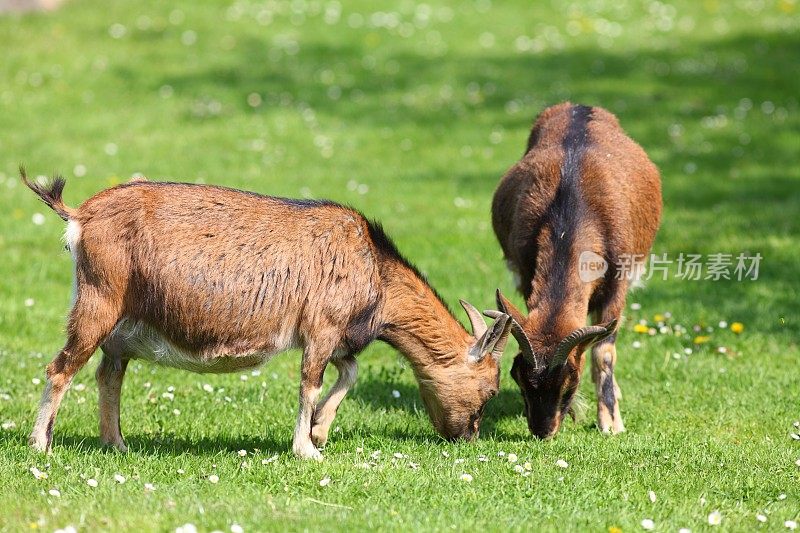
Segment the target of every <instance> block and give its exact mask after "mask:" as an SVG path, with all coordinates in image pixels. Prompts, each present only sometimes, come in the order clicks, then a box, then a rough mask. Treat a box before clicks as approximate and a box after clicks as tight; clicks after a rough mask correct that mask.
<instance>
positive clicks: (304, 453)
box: [293, 442, 322, 462]
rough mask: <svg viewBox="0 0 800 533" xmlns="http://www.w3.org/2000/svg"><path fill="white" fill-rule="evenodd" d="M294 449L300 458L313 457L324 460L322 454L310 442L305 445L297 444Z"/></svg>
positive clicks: (316, 459)
mask: <svg viewBox="0 0 800 533" xmlns="http://www.w3.org/2000/svg"><path fill="white" fill-rule="evenodd" d="M293 451H294V454H295V455H296V456H297V457H299V458H300V459H313V460H315V461H319V462H322V454H321V453H320V451H319V450H318V449H317V448H316V447H315V446H314V445H313V444H311V443H310V442H309V443H308V445H305V446H295V447H294V450H293Z"/></svg>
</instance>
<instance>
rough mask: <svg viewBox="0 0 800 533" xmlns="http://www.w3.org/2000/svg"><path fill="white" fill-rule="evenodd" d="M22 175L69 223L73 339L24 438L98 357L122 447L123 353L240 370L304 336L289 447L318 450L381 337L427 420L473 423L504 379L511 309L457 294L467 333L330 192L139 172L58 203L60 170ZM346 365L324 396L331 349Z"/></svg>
mask: <svg viewBox="0 0 800 533" xmlns="http://www.w3.org/2000/svg"><path fill="white" fill-rule="evenodd" d="M22 179H23V180H24V181H25V183H26V185H27V186H28V187H29V188H31V189H32V190H33V191H34V192H35V193H36V194H37V195H38V196H39V197H40V198H41V200H42V201H44V202H45V203H46V204H47V205H48V206H50V207H51V208H52V209H53V210H54V211H55V212H56V213H58V215H60V216H61V218H62V219H64V220H65V221H67V222H68V224H67V231H66V241H67V247H68V248H69V250H70V252H71V254H72V257H73V260H74V264H75V286H74V302H73V307H72V310H71V312H70V315H69V320H68V324H67V341H66V344H65V345H64V348H63V349H62V350H61V352H60V353H59V354H58V355H57V356H56V357H55V359H53V361H52V362H51V363H50V364H49V365H48V366H47V385H46V387H45V390H44V394H43V397H42V401H41V404H40V407H39V414H38V417H37V419H36V423H35V426H34V429H33V432H32V434H31V437H30V443H31V445H32V446H33V447H34V448H36V449H38V450H41V451H49V450H50V448H51V446H52V439H53V425H54V422H55V418H56V413H57V411H58V406H59V403H60V402H61V399H62V397H63V396H64V393H65V392H66V390H67V389H68V387H69V385H70V382H71V380H72V378H73V376H74V375H75V373H76V372H77V371H78V370H80V368H81V367H82V366H83V365H84V364H86V362H87V361H88V360H89V358H90V357H91V356H92V354H93V352H94V351H95V350H96V349H97V348H98V347H101V348H102V352H103V358H102V360H101V362H100V364H99V365H98V367H97V373H96V377H97V384H98V388H99V396H100V400H99V410H100V437H101V439H102V441H103V442H104V443H106V444H109V445H112V446H115V447H117V448H118V449H120V450H125V449H126V447H125V443H124V441H123V438H122V434H121V432H120V422H119V406H120V391H121V387H122V380H123V377H124V375H125V368H126V366H127V364H128V361H129V360H131V359H145V360H150V361H152V362H155V363H159V364H163V365H167V366H172V367H176V368H182V369H186V370H191V371H194V372H236V371H240V370H244V369H248V368H252V367H255V366H258V365H260V364H262V363H264V362H265V361H267V360H268V359H269V358H270V357H271V356H273V355H275V354H277V353H279V352H282V351H285V350H287V349H290V348H294V347H298V348H302V349H303V356H302V363H301V372H300V374H301V378H300V380H301V383H300V408H299V414H298V418H297V425H296V428H295V433H294V441H293V450H294V453H295V454H297V455H298V456H300V457H305V458H313V459H317V460H320V459H322V455H321V454H320V452H319V449H318V447H321V446H323V445H324V444H325V442H326V440H327V438H328V430H329V428H330V425H331V422H332V421H333V418H334V416H335V415H336V410H337V408H338V406H339V404H340V403H341V401H342V399H343V398H344V396H345V394H346V393H347V391H348V389H349V388H350V387H351V386H352V385H353V383H354V381H355V379H356V360H355V356H356V354H358V353H359V352H360V351H361V350H362V349H363V348H364V347H365V346H366V345H367V344H369V343H370V342H371V341H373V340H374V339H380V340H383V341H385V342H387V343H389V344H390V345H392V346H393V347H395V348H396V349H398V350H399V351H400V352H402V353H403V355H404V356H405V357H406V358H408V360H409V361H410V363H411V366H412V368H413V371H414V375H415V377H416V378H417V380H418V382H419V385H420V394H421V396H422V399H423V402H424V404H425V407H426V409H427V412H428V415H429V416H430V419H431V421H432V422H433V424H434V426H435V427H436V429H437V430H438V431H439V433H441V434H442V435H443V436H444V437H446V438H449V439H458V438H464V439H471V438H473V437H475V436H476V435H477V434H478V430H479V425H480V420H481V416H482V413H483V409H484V406H485V405H486V402H487V401H488V400H489V399H490V398H491V397H492V396H494V395H495V394H496V393H497V391H498V388H499V363H498V360H499V357H500V355H501V354H502V352H503V348H504V346H505V343H506V340H507V337H508V334H509V330H510V327H511V321H510V320H509V317H508V316H507V315H505V314H499V315H497V320H496V321H495V322H494V324H493V325H492V327H491V328H487V326H486V323H485V322H484V321H483V319H482V317H481V315H480V313H479V312H478V311H477V310H476V309H475V308H474V307H473V306H471V305H470V304H468V303H466V302H464V301H462V302H461V304H462V306H463V307H464V309H465V311H466V312H467V315H468V317H469V319H470V322H471V324H472V331H473V335H470V334H469V333H467V331H466V330H464V328H463V327H462V326H461V324H460V323H459V322H458V321H457V320H456V319H455V318H454V317H453V315H452V314H451V313H450V311H449V310H448V309H447V306H446V305H445V304H444V303H443V302H442V300H441V298H440V297H439V296H438V295H437V294H436V292H435V291H434V290H433V289H432V288H431V287H430V286H429V285H428V284H427V283H426V281H425V279H424V278H423V277H422V275H420V273H419V272H418V271H417V270H416V269H415V268H414V267H413V266H412V265H411V264H410V263H409V262H407V261H406V260H405V259H403V257H402V256H401V255H400V253H399V252H398V251H397V249H396V248H395V246H394V244H393V243H392V241H391V240H390V239H389V238H388V237H387V236H386V234H385V233H384V232H383V229H382V228H381V226H380V225H378V224H376V223H373V222H369V221H367V220H366V219H365V218H364V216H363V215H361V214H360V213H358V212H356V211H354V210H352V209H349V208H346V207H343V206H341V205H338V204H335V203H332V202H325V201H306V200H290V199H284V198H275V197H269V196H261V195H258V194H255V193H249V192H243V191H238V190H234V189H228V188H223V187H212V186H204V185H193V184H185V183H158V182H149V181H147V180H136V181H133V182H129V183H126V184H123V185H119V186H116V187H113V188H110V189H107V190H104V191H102V192H100V193H98V194H96V195H95V196H93V197H92V198H90V199H89V200H87V201H86V202H85V203H84V204H83V205H81V206H80V208H77V209H73V208H70V207H67V206H66V205H64V203H63V201H62V199H61V194H62V191H63V188H64V180H63V179H61V178H57V179H55V180H54V181H53V182H52V183H50V184H49V185H42V184H38V183H35V182H31V181H29V180H28V179H27V178H26V177H25V173H24V171H23V172H22ZM329 362H330V363H333V365H334V366H335V367H336V368H337V370H338V373H339V376H338V379H337V381H336V382H335V383H334V385H333V386H332V387H331V388H330V391H329V392H328V394H327V396H326V397H325V398H324V399H323V400H322V401H321V402H320V403H317V400H318V398H319V395H320V389H321V386H322V377H323V374H324V372H325V367H326V366H327V364H328V363H329Z"/></svg>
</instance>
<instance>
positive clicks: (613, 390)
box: [592, 337, 625, 434]
mask: <svg viewBox="0 0 800 533" xmlns="http://www.w3.org/2000/svg"><path fill="white" fill-rule="evenodd" d="M614 340H615V339H614V338H613V337H612V338H609V339H606V340H604V341H602V342H600V343H599V344H597V345H595V346H594V347H593V348H592V381H594V385H595V390H596V392H597V425H598V427H599V428H600V431H602V432H603V433H615V434H616V433H622V432H623V431H625V425H624V424H623V423H622V415H621V414H620V412H619V400H620V398H621V397H622V394H621V393H620V390H619V386H618V385H617V380H616V378H614V366H615V365H616V362H617V348H616V345H615V344H614Z"/></svg>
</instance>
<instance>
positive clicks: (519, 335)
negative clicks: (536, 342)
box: [483, 309, 539, 370]
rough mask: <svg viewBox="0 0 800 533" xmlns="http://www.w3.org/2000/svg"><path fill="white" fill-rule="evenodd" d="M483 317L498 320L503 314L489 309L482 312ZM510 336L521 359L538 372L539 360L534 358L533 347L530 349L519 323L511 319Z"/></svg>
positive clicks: (529, 343)
mask: <svg viewBox="0 0 800 533" xmlns="http://www.w3.org/2000/svg"><path fill="white" fill-rule="evenodd" d="M483 314H484V315H486V316H488V317H489V318H498V317H500V316H503V314H504V313H502V312H500V311H495V310H494V309H489V310H486V311H484V312H483ZM511 334H512V335H514V338H515V339H516V340H517V344H519V349H520V351H521V352H522V357H524V358H525V359H527V360H528V362H529V363H530V364H532V365H533V368H534V369H536V370H538V369H539V359H538V358H537V357H536V354H535V353H533V347H531V341H530V340H528V336H527V335H525V331H523V329H522V326H520V325H519V322H517V321H516V320H514V319H513V318H512V319H511Z"/></svg>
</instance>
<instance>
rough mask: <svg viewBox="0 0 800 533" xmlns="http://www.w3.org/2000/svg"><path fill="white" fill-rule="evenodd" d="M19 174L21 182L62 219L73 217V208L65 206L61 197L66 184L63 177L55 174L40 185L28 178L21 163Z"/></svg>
mask: <svg viewBox="0 0 800 533" xmlns="http://www.w3.org/2000/svg"><path fill="white" fill-rule="evenodd" d="M19 175H20V178H22V182H23V183H25V185H27V186H28V188H29V189H30V190H32V191H33V192H35V193H36V196H38V197H39V199H40V200H41V201H42V202H44V203H46V204H47V205H48V206H49V207H50V209H52V210H53V211H55V212H56V213H57V214H58V216H60V217H61V218H62V220H65V221H66V220H69V219H70V218H74V216H75V210H74V209H72V208H71V207H67V206H66V205H65V204H64V201H63V200H62V199H61V195H62V194H63V192H64V185H65V184H66V181H65V180H64V178H62V177H61V176H55V178H53V180H52V181H51V182H50V183H46V184H44V185H42V184H39V183H36V182H35V181H31V180H29V179H28V175H27V174H26V172H25V167H23V166H21V165H20V167H19Z"/></svg>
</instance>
